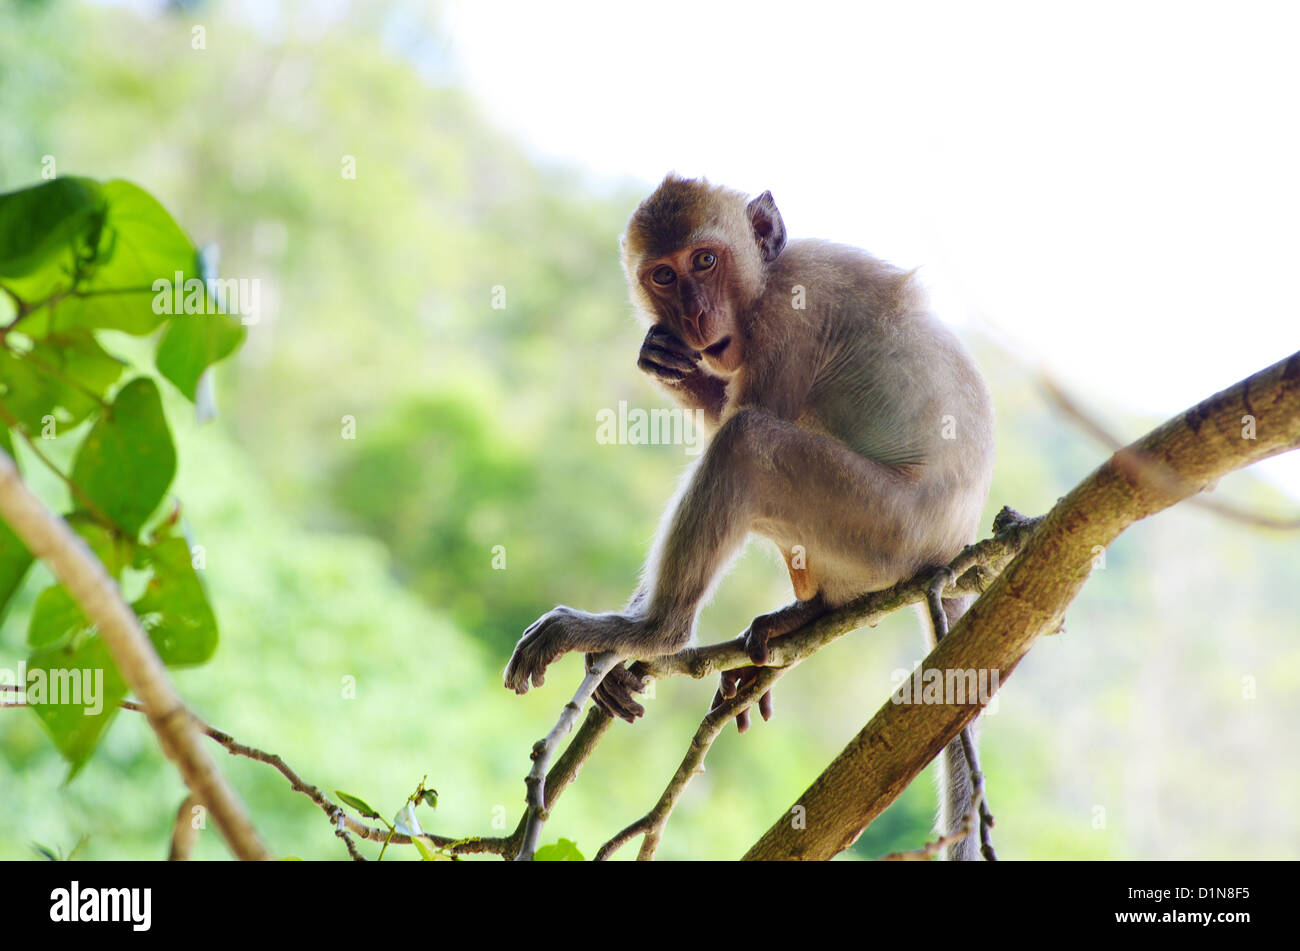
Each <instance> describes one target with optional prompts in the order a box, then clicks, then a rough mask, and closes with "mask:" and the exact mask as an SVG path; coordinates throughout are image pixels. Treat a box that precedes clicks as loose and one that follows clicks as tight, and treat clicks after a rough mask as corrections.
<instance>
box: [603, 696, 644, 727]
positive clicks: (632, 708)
mask: <svg viewBox="0 0 1300 951" xmlns="http://www.w3.org/2000/svg"><path fill="white" fill-rule="evenodd" d="M597 696H598V698H599V699H598V701H597V702H600V703H601V705H602V707H604V710H605V712H606V713H608V714H610V715H612V716H616V717H618V718H619V719H620V720H626V721H627V722H628V723H635V722H636V718H637V717H639V716H642V715H643V714H644V713H645V707H643V706H641V704H639V703H637V702H636V701H635V700H633V699H632V698H631V697H629V696H627V695H626V694H623V693H621V692H620V691H618V690H602V691H600V692H598V694H597Z"/></svg>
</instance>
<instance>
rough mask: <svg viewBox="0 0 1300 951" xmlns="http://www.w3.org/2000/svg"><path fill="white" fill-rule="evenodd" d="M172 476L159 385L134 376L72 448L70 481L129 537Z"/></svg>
mask: <svg viewBox="0 0 1300 951" xmlns="http://www.w3.org/2000/svg"><path fill="white" fill-rule="evenodd" d="M175 474H176V450H175V448H174V447H173V446H172V438H171V432H170V431H169V430H168V428H167V418H166V417H165V416H164V415H163V409H162V400H161V399H160V398H159V396H158V387H157V385H156V384H155V383H154V382H153V380H150V379H148V378H146V377H137V378H136V379H134V380H132V381H131V382H130V383H128V384H126V386H124V387H122V389H121V390H119V391H118V393H117V398H116V399H115V400H114V401H113V405H112V406H111V407H109V408H108V409H107V410H106V411H105V412H104V413H103V415H101V416H100V418H99V419H98V420H97V421H96V422H95V425H94V426H93V427H92V428H91V430H90V432H89V433H87V434H86V439H85V441H84V442H82V444H81V447H80V448H79V449H78V450H77V458H76V460H75V461H74V463H73V465H72V481H73V483H74V484H75V485H76V486H77V487H78V488H79V489H81V491H82V492H84V493H85V495H86V496H87V497H88V498H89V499H90V500H91V501H92V502H94V503H95V505H96V506H97V507H98V508H99V509H100V510H101V511H102V512H103V513H104V514H105V515H107V516H108V517H109V518H110V519H112V520H113V522H114V523H115V524H116V525H118V526H119V527H120V528H122V529H123V530H124V531H126V532H128V533H129V534H131V535H135V534H136V533H138V532H139V530H140V528H141V526H142V525H144V523H145V521H146V520H147V519H148V518H149V516H150V514H151V513H152V512H153V511H154V510H155V509H156V508H157V507H158V503H159V502H161V501H162V498H163V496H164V495H165V494H166V492H167V487H168V486H169V485H171V481H172V477H173V476H174V475H175Z"/></svg>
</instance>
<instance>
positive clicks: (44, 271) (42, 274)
mask: <svg viewBox="0 0 1300 951" xmlns="http://www.w3.org/2000/svg"><path fill="white" fill-rule="evenodd" d="M106 207H107V203H106V201H105V199H104V196H103V193H102V191H101V189H100V186H99V185H98V184H97V183H96V182H93V181H91V180H90V179H88V178H56V179H54V180H52V181H48V182H44V183H42V184H40V185H34V186H32V187H31V188H24V189H21V190H19V191H16V192H10V193H8V194H6V195H0V284H4V285H5V286H6V287H8V288H9V289H10V290H12V291H13V292H14V293H15V294H17V295H18V296H19V297H21V298H22V299H23V300H24V301H26V302H27V303H29V304H35V303H39V302H40V301H43V300H45V299H46V298H47V297H49V296H50V295H51V294H53V293H55V292H57V291H65V290H68V289H70V288H71V286H72V276H73V274H74V272H75V271H76V267H77V260H78V258H82V259H86V258H89V257H93V255H94V254H95V253H96V251H97V249H98V247H99V243H100V238H101V234H102V229H103V223H104V216H105V212H106Z"/></svg>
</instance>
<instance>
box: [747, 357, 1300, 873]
mask: <svg viewBox="0 0 1300 951" xmlns="http://www.w3.org/2000/svg"><path fill="white" fill-rule="evenodd" d="M1244 416H1250V417H1252V418H1253V419H1254V421H1255V428H1254V432H1253V433H1252V434H1250V435H1246V434H1245V433H1244V432H1243V423H1242V418H1243V417H1244ZM1252 435H1253V437H1254V438H1251V436H1252ZM1297 446H1300V353H1296V354H1293V355H1291V356H1290V357H1288V358H1287V359H1285V360H1282V361H1280V362H1278V363H1276V364H1274V365H1273V366H1271V367H1268V368H1267V369H1265V370H1261V371H1260V372H1259V373H1256V374H1254V375H1253V376H1251V377H1248V378H1247V379H1245V380H1242V381H1241V382H1239V383H1237V384H1235V385H1234V386H1231V387H1229V388H1228V389H1226V390H1223V391H1222V392H1220V393H1217V394H1215V395H1214V396H1211V397H1209V398H1208V399H1205V400H1203V401H1201V402H1200V403H1198V404H1197V405H1196V406H1193V407H1192V408H1190V409H1188V410H1187V411H1185V412H1183V413H1180V414H1179V415H1178V416H1175V417H1174V418H1173V419H1170V420H1169V421H1168V422H1166V423H1164V424H1163V425H1161V426H1160V427H1158V428H1157V429H1155V430H1154V431H1152V432H1151V433H1149V434H1148V435H1146V436H1144V437H1143V438H1141V439H1139V440H1138V441H1137V442H1135V443H1133V444H1132V445H1130V446H1128V447H1126V448H1125V449H1122V450H1120V451H1119V452H1116V453H1115V454H1114V455H1113V456H1111V457H1110V459H1108V460H1107V461H1106V462H1105V463H1104V464H1103V465H1102V466H1101V467H1099V468H1098V469H1097V470H1096V471H1095V472H1093V473H1092V474H1091V475H1090V476H1089V477H1088V478H1087V479H1085V480H1084V481H1083V482H1082V483H1080V484H1079V486H1077V487H1076V488H1075V489H1074V490H1073V491H1071V492H1070V494H1069V495H1067V496H1066V497H1065V498H1063V499H1062V500H1061V501H1060V502H1059V503H1058V504H1057V505H1056V506H1055V507H1054V508H1053V509H1052V511H1051V512H1049V513H1048V515H1047V516H1046V517H1045V518H1044V520H1043V522H1042V524H1041V525H1039V526H1038V528H1037V529H1036V530H1035V531H1034V532H1033V534H1032V536H1031V537H1030V538H1029V539H1028V541H1027V543H1026V544H1025V547H1024V549H1023V550H1022V551H1021V552H1020V554H1019V555H1018V556H1017V557H1016V558H1015V559H1014V560H1013V561H1012V562H1011V564H1010V565H1008V566H1007V568H1006V569H1005V570H1004V571H1003V572H1002V574H1001V575H1000V576H999V577H998V578H997V579H996V580H995V581H994V582H993V584H992V585H991V586H990V587H989V589H988V591H987V592H985V594H984V595H983V597H981V598H979V600H977V601H976V602H975V603H974V604H973V605H972V606H971V608H970V610H968V611H967V612H966V614H965V615H964V616H963V617H962V619H961V620H960V621H959V622H958V623H957V624H956V626H954V628H953V630H952V633H951V634H950V635H949V636H948V637H946V638H944V640H943V641H942V642H941V643H940V644H939V646H938V647H936V648H935V650H934V651H933V652H932V653H931V654H930V656H929V657H927V658H926V659H925V661H924V664H923V665H924V667H925V668H927V669H934V670H939V671H947V670H971V669H974V670H989V671H995V670H996V671H998V672H999V681H998V683H999V684H1000V683H1004V682H1005V680H1006V678H1007V677H1009V676H1010V675H1011V673H1012V671H1014V670H1015V668H1016V665H1017V664H1019V663H1020V660H1021V658H1023V657H1024V655H1025V653H1026V652H1027V651H1028V650H1029V648H1030V647H1031V646H1032V645H1033V643H1034V641H1035V640H1036V639H1037V638H1038V637H1039V636H1040V635H1042V634H1044V633H1048V632H1050V631H1053V630H1056V628H1057V627H1059V626H1060V624H1061V621H1062V619H1063V617H1064V614H1065V609H1066V607H1067V606H1068V605H1069V603H1070V602H1071V601H1072V600H1073V599H1074V597H1075V596H1076V595H1077V594H1078V593H1079V590H1080V589H1081V588H1082V587H1083V584H1084V582H1086V581H1087V579H1088V575H1089V573H1090V571H1091V569H1092V564H1093V558H1094V555H1095V552H1096V551H1097V550H1100V549H1104V548H1105V547H1106V546H1108V545H1109V544H1110V543H1111V542H1112V541H1113V540H1114V539H1115V537H1116V536H1117V535H1119V534H1120V532H1122V531H1123V530H1124V529H1125V528H1127V527H1128V526H1129V525H1131V524H1132V523H1134V522H1136V521H1138V520H1139V519H1142V518H1146V517H1147V516H1149V515H1153V514H1155V513H1156V512H1159V511H1162V510H1164V509H1166V508H1168V507H1169V506H1171V505H1174V504H1175V503H1177V502H1180V501H1182V500H1183V499H1185V498H1188V497H1190V496H1192V495H1194V494H1195V493H1197V492H1201V491H1204V490H1205V489H1206V488H1209V487H1210V486H1212V485H1213V484H1214V483H1215V482H1217V481H1218V480H1219V479H1220V478H1221V477H1222V476H1224V475H1226V474H1227V473H1229V472H1232V471H1234V470H1236V469H1239V468H1241V467H1243V466H1246V465H1249V464H1251V463H1253V462H1257V461H1259V460H1260V459H1265V458H1267V457H1269V456H1273V455H1276V454H1278V453H1280V452H1285V451H1286V450H1288V449H1294V448H1296V447H1297ZM979 710H980V705H979V703H978V702H976V703H970V704H966V705H956V704H929V705H927V704H901V703H893V702H887V703H886V704H885V705H884V706H883V707H882V708H881V709H880V710H879V711H878V712H877V713H876V715H875V716H874V717H872V719H871V721H870V722H869V723H868V724H867V725H866V726H865V727H863V729H862V731H861V732H859V733H858V735H857V736H856V737H854V739H853V740H852V741H851V742H850V743H849V745H848V746H847V747H846V748H845V749H844V751H843V752H841V753H840V755H839V756H838V757H836V759H835V760H834V761H833V762H832V763H831V764H830V765H829V766H828V767H827V768H826V770H825V771H824V772H823V773H822V774H821V775H820V776H819V777H818V778H817V779H816V780H815V781H814V782H813V784H812V785H811V786H810V787H809V788H808V789H807V790H806V791H805V792H804V794H803V795H802V796H800V797H799V799H798V800H797V804H798V805H800V806H802V807H803V808H804V810H805V814H806V817H807V827H806V828H803V829H795V828H792V826H791V823H789V822H788V821H787V820H786V819H785V818H784V817H782V818H781V819H779V820H777V821H776V822H775V823H774V824H773V825H772V827H771V828H770V829H769V830H768V831H767V832H766V833H765V834H764V835H763V837H762V838H761V839H759V841H758V842H757V843H755V844H754V846H753V847H752V848H751V849H750V850H749V852H748V853H747V854H746V855H745V858H747V859H829V858H831V857H832V856H834V855H835V854H836V853H838V852H840V851H842V850H843V849H845V848H847V847H848V846H849V845H851V844H852V843H853V841H854V840H855V839H857V837H858V836H859V835H860V834H861V832H862V830H863V829H865V828H866V827H867V825H868V824H869V823H870V822H871V821H872V820H873V819H874V818H875V817H876V816H878V815H879V814H880V813H881V812H882V811H884V809H885V808H886V807H887V806H888V805H889V804H890V803H891V802H893V800H894V799H895V798H897V796H898V794H899V793H901V792H902V791H903V789H905V788H906V787H907V785H908V784H909V783H910V782H911V781H912V780H913V779H914V778H915V777H916V775H917V773H919V772H920V771H921V770H922V769H923V768H924V767H925V765H926V764H927V763H928V762H929V761H930V760H932V759H933V758H934V757H935V756H936V755H938V753H939V751H940V750H942V749H943V748H944V746H945V745H947V743H948V742H949V741H951V740H952V738H953V737H955V736H956V735H957V734H958V732H959V731H960V730H961V729H962V727H964V726H965V725H966V724H967V723H969V722H970V721H971V720H973V719H974V718H975V716H976V715H977V714H978V713H979Z"/></svg>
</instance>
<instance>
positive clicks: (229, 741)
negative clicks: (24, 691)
mask: <svg viewBox="0 0 1300 951" xmlns="http://www.w3.org/2000/svg"><path fill="white" fill-rule="evenodd" d="M16 705H17V704H9V706H16ZM121 706H122V709H123V710H132V711H135V712H143V709H144V708H143V707H142V706H141V705H140V704H138V703H136V702H135V701H134V700H123V701H122V704H121ZM190 718H191V720H192V721H193V722H194V725H195V726H196V727H198V729H199V730H200V731H201V732H202V733H203V734H204V735H205V736H207V737H208V738H209V739H211V740H214V741H215V742H217V743H218V744H220V745H221V746H222V747H223V748H224V749H225V750H226V752H227V753H229V754H230V755H232V756H243V757H246V758H247V759H251V760H256V761H257V762H259V763H266V764H267V765H268V766H271V767H273V768H274V769H275V770H276V771H277V772H279V773H280V775H282V776H283V777H284V778H285V779H287V780H289V785H290V787H291V788H292V789H293V790H294V791H295V792H300V793H302V794H303V795H304V796H306V797H307V798H308V799H310V800H311V801H312V802H314V803H316V805H318V806H319V807H320V808H321V809H322V810H323V811H324V812H325V815H327V816H328V817H329V819H330V822H331V823H332V824H333V825H334V827H335V834H336V835H339V833H340V832H342V833H345V834H343V835H339V837H340V838H341V839H343V841H344V844H345V845H348V846H350V847H349V849H348V852H349V854H352V853H353V852H354V851H355V847H354V846H351V840H350V839H349V838H348V837H347V835H346V833H347V832H351V833H353V834H355V835H358V836H360V837H361V838H363V839H367V840H369V841H372V842H386V841H391V842H393V843H395V844H397V845H410V844H411V837H410V836H408V835H404V834H403V833H400V832H397V833H390V831H389V830H388V829H386V828H382V829H381V828H379V827H378V826H369V825H366V824H365V823H364V822H360V821H358V820H357V819H354V818H353V817H352V816H350V815H348V813H347V812H346V811H344V809H343V807H342V806H340V805H338V804H337V803H336V802H334V801H333V800H332V799H330V798H329V796H327V795H325V793H323V792H322V791H321V790H320V789H319V788H318V787H316V786H313V785H312V784H311V783H309V782H307V781H306V780H304V779H303V778H302V777H301V776H299V775H298V774H297V773H296V772H295V771H294V769H293V767H291V766H290V765H289V764H288V763H286V762H285V761H284V760H283V759H282V758H281V757H280V755H279V754H277V753H268V752H266V751H265V750H259V749H258V748H257V747H255V746H248V745H246V744H244V743H240V742H239V741H237V740H236V739H235V738H234V737H232V736H231V735H230V734H229V733H225V732H223V731H221V730H218V729H216V728H215V727H212V726H209V725H208V724H207V723H205V722H203V720H201V719H200V718H199V717H197V716H195V715H194V714H190ZM421 838H423V839H426V840H428V841H429V842H430V843H432V844H433V845H435V846H437V847H438V848H440V849H447V850H449V851H452V852H454V853H457V854H459V853H463V852H497V853H500V852H503V851H504V850H505V847H506V842H507V840H506V839H503V838H488V837H478V836H475V837H472V838H465V839H454V838H450V837H448V836H441V835H432V834H430V833H425V834H424V835H423V836H421ZM353 858H354V859H355V858H356V856H355V855H353Z"/></svg>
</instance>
